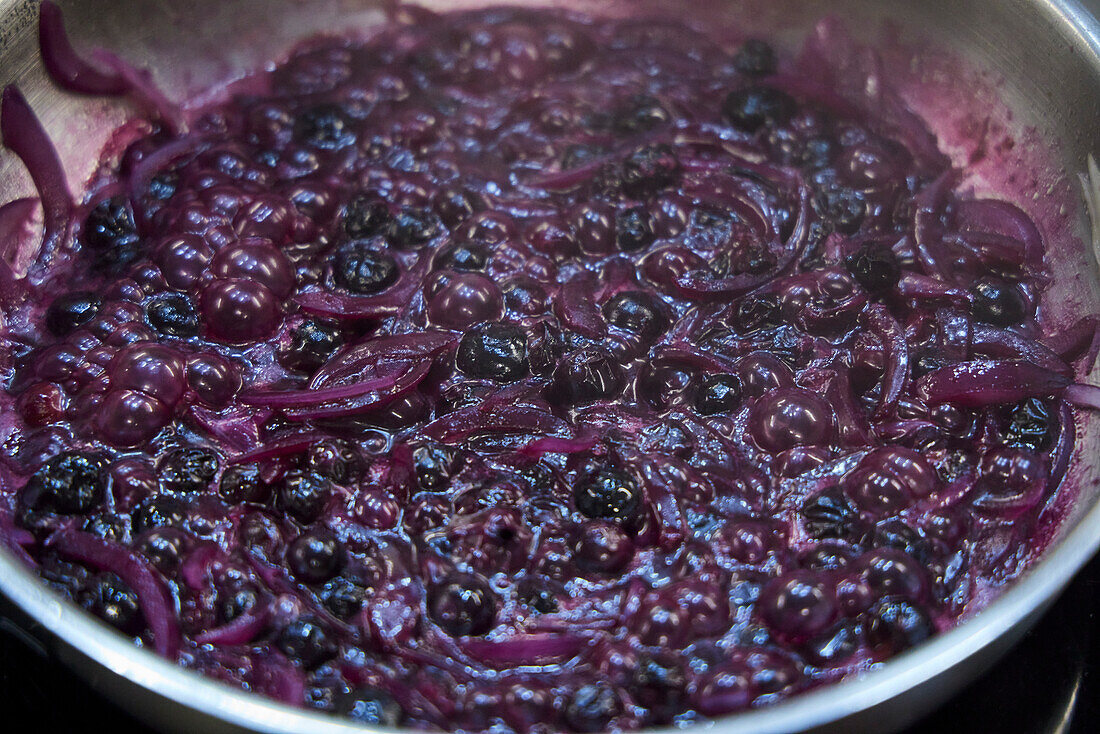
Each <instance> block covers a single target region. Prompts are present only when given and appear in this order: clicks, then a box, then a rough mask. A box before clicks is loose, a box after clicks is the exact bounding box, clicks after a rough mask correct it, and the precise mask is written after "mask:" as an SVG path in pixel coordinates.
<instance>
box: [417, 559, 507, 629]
mask: <svg viewBox="0 0 1100 734" xmlns="http://www.w3.org/2000/svg"><path fill="white" fill-rule="evenodd" d="M428 614H429V616H431V618H432V621H434V622H435V623H436V624H438V625H439V626H440V627H441V628H443V631H445V632H446V633H447V634H449V635H451V636H452V637H463V636H465V635H483V634H485V633H486V632H488V631H489V630H490V629H492V628H493V625H494V624H495V623H496V614H497V597H496V594H494V593H493V590H492V589H490V588H489V584H488V582H486V581H485V579H483V578H481V577H480V576H475V575H473V574H452V575H451V576H448V577H447V578H446V579H444V580H443V581H442V582H441V583H440V584H439V585H437V586H435V587H433V588H432V589H431V590H430V591H429V592H428Z"/></svg>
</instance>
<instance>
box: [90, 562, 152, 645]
mask: <svg viewBox="0 0 1100 734" xmlns="http://www.w3.org/2000/svg"><path fill="white" fill-rule="evenodd" d="M80 603H81V606H83V607H84V608H85V609H87V610H88V611H89V612H91V613H92V614H94V615H96V616H97V617H99V618H100V619H102V620H103V621H104V622H106V623H107V624H109V625H111V626H112V627H114V628H115V629H117V630H119V631H121V632H126V633H129V634H133V633H135V632H137V631H138V629H140V627H141V623H142V616H141V608H140V607H139V606H138V598H137V594H135V593H134V591H133V590H132V589H131V588H130V587H129V586H127V585H126V582H125V581H123V580H122V579H120V578H119V577H118V576H116V575H115V574H113V573H101V574H99V575H98V576H96V577H95V578H94V579H93V580H92V583H91V584H90V586H89V588H88V589H87V590H86V591H85V592H84V593H83V594H82V595H81V599H80Z"/></svg>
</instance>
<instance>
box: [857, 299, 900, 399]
mask: <svg viewBox="0 0 1100 734" xmlns="http://www.w3.org/2000/svg"><path fill="white" fill-rule="evenodd" d="M863 313H864V320H865V322H866V323H867V325H868V326H869V327H870V328H871V330H872V331H873V332H874V333H875V335H876V336H878V337H879V339H881V340H882V348H883V353H884V356H885V358H886V365H885V369H884V370H883V375H882V398H881V399H880V400H879V406H878V410H877V411H876V412H875V413H876V415H878V416H879V417H882V416H884V415H886V414H887V413H888V412H889V411H890V410H891V409H892V408H893V407H894V406H895V405H896V404H897V402H898V398H899V397H900V396H901V391H902V389H903V388H904V387H905V383H906V382H907V381H908V380H909V344H908V342H907V341H906V339H905V330H904V329H903V328H901V325H900V324H898V322H897V320H896V319H895V318H894V317H893V316H892V315H891V314H890V310H889V309H888V308H886V306H883V305H880V304H877V303H876V304H871V305H870V306H868V307H867V308H866V309H865V310H864V312H863Z"/></svg>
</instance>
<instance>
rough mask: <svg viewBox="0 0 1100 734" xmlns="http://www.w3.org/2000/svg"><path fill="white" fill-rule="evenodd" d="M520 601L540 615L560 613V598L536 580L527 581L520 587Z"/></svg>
mask: <svg viewBox="0 0 1100 734" xmlns="http://www.w3.org/2000/svg"><path fill="white" fill-rule="evenodd" d="M519 600H520V602H522V603H523V604H526V605H527V606H528V607H530V608H531V609H533V610H534V611H535V612H537V613H539V614H553V613H554V612H556V611H558V597H557V595H556V594H554V592H553V591H552V590H551V589H549V588H548V587H547V585H546V584H543V583H539V582H538V581H536V580H534V579H526V580H525V582H523V583H521V584H520V587H519Z"/></svg>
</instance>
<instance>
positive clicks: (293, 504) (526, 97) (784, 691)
mask: <svg viewBox="0 0 1100 734" xmlns="http://www.w3.org/2000/svg"><path fill="white" fill-rule="evenodd" d="M55 10H56V9H52V6H51V5H50V4H49V3H46V4H44V5H43V25H44V26H46V25H47V24H49V23H59V22H60V21H59V17H56V16H55ZM403 12H404V13H405V14H406V15H407V16H409V17H411V18H412V19H413V20H414V21H415V22H408V20H409V17H406V18H405V20H404V22H403V21H402V20H401V19H400V18H395V19H394V20H393V21H391V22H389V23H387V24H385V25H383V26H380V27H379V28H377V29H376V30H374V31H373V32H372V34H371V35H370V36H369V38H368V39H367V40H361V41H349V40H336V39H323V40H318V41H313V42H310V43H308V44H306V45H304V46H302V47H301V48H300V49H299V50H297V51H295V52H294V53H293V54H292V55H291V56H290V57H289V59H288V60H286V61H285V62H283V63H280V64H277V65H274V66H273V67H272V68H271V70H270V71H268V72H265V73H263V74H260V75H257V76H256V77H254V78H252V79H250V80H249V82H250V83H249V84H248V85H245V86H242V87H241V88H240V89H238V91H236V92H234V93H233V94H231V95H227V96H229V98H228V99H226V100H224V101H222V102H219V103H216V104H212V105H208V106H206V107H203V108H201V109H198V110H194V111H191V112H189V113H188V114H187V115H183V114H182V113H181V114H171V113H170V111H166V110H165V105H167V103H166V102H164V101H163V100H159V102H157V100H158V99H159V98H157V97H155V95H153V94H151V93H149V90H148V89H145V90H144V92H145V93H144V95H142V94H141V92H142V90H141V89H137V90H136V91H135V90H131V91H132V92H134V93H135V95H136V96H138V97H139V98H141V99H143V100H144V101H146V102H149V101H150V100H153V102H157V103H156V104H152V105H148V106H149V107H150V110H151V111H150V115H149V119H148V120H139V121H135V122H133V123H131V124H130V125H129V126H128V127H127V128H126V131H128V132H127V133H126V134H127V135H129V137H128V138H127V140H126V144H125V146H124V149H123V150H120V153H119V154H116V155H107V156H106V157H105V158H104V160H103V162H102V164H101V166H100V169H99V172H98V173H97V174H96V175H95V176H94V177H93V179H92V180H91V182H90V183H89V186H88V188H87V190H86V192H85V193H84V195H83V200H82V203H81V204H79V205H74V206H72V207H71V211H72V216H71V217H69V218H68V220H67V222H66V221H65V216H68V215H67V214H66V215H65V216H55V215H56V214H57V212H61V213H62V214H64V213H65V212H66V211H68V210H67V209H66V207H65V205H64V203H62V204H60V205H58V206H52V205H51V199H50V196H49V191H48V190H46V189H43V191H42V205H43V209H44V210H45V215H46V225H47V226H46V230H47V235H46V242H45V244H44V246H43V249H42V253H41V255H40V257H39V260H38V262H37V263H36V264H34V265H32V266H31V269H30V273H29V275H28V277H27V278H25V279H23V280H21V281H19V282H18V283H17V286H18V287H13V288H12V289H11V292H9V293H6V294H5V296H4V298H5V305H4V308H5V311H4V312H5V316H6V321H5V326H4V330H3V332H2V334H0V339H2V340H3V351H4V352H5V353H6V355H7V356H6V357H5V360H6V363H5V368H6V370H5V372H4V376H5V382H4V388H5V396H4V397H3V398H2V400H3V402H2V405H3V406H4V418H3V422H4V428H3V431H4V442H3V452H2V453H3V455H2V457H0V458H2V462H0V540H2V541H3V542H4V543H5V544H6V546H7V547H8V548H9V549H10V550H12V551H13V552H14V553H16V554H17V555H19V556H21V557H22V558H23V559H24V560H25V561H26V562H27V563H28V564H30V565H31V566H33V567H34V568H35V569H36V571H37V573H38V574H39V575H40V576H41V577H42V578H43V579H44V580H45V582H46V583H48V584H49V585H50V586H51V587H52V588H54V589H56V590H57V591H58V592H60V593H62V594H64V595H66V596H68V597H69V598H71V599H72V600H73V601H75V602H76V603H78V604H80V605H81V606H83V607H84V608H85V609H87V610H88V611H89V612H91V613H92V614H95V615H97V616H98V617H99V618H100V619H102V620H104V621H105V622H106V623H107V624H109V625H111V626H113V627H115V628H117V629H118V630H120V631H121V632H122V633H124V634H126V635H128V636H130V637H132V638H133V639H134V640H135V642H136V643H137V644H140V645H142V646H146V647H151V648H153V649H155V650H156V651H157V652H158V653H160V654H161V655H163V656H166V657H168V658H169V659H172V660H174V661H176V662H178V663H179V664H180V665H182V666H185V667H187V668H190V669H193V670H196V671H199V672H201V673H203V674H205V675H207V676H210V677H212V678H215V679H218V680H222V681H225V682H228V683H230V684H232V685H235V686H239V687H241V688H244V689H247V690H250V691H255V692H258V693H260V694H262V695H266V696H269V697H273V698H276V699H278V700H281V701H285V702H287V703H290V704H293V705H296V706H302V707H310V708H314V709H319V710H322V711H327V712H332V713H334V714H338V715H342V716H346V717H350V718H351V719H353V720H357V721H361V722H365V723H372V724H382V725H402V726H409V727H414V728H420V729H437V730H438V729H445V730H462V731H482V730H489V729H494V730H499V731H513V732H550V731H575V732H593V731H601V730H605V729H636V728H640V727H646V726H658V725H667V724H686V723H690V722H692V721H699V720H705V719H709V718H713V717H718V716H721V715H724V714H728V713H733V712H737V711H741V710H745V709H750V708H758V707H761V706H766V705H769V704H772V703H775V702H778V701H780V700H783V699H786V698H788V697H790V696H792V695H795V694H798V693H800V692H802V691H806V690H808V689H812V688H814V687H817V686H821V685H823V684H827V683H831V682H834V681H838V680H841V679H843V678H845V677H846V676H850V675H853V674H857V673H860V672H862V671H866V670H868V669H869V668H870V667H872V666H875V665H877V664H879V663H881V662H882V661H883V660H886V659H888V658H890V657H891V656H893V655H896V654H898V653H901V652H903V651H905V650H907V649H909V648H911V647H913V646H914V645H918V644H920V643H921V642H922V641H924V640H926V639H928V638H930V637H932V636H933V635H935V634H937V633H938V632H940V631H943V630H946V629H949V628H951V627H953V626H954V625H956V624H957V623H958V622H959V620H960V619H961V618H963V617H965V616H968V615H970V614H973V613H974V612H975V611H976V609H978V608H980V607H981V606H982V605H983V604H984V603H986V602H987V601H988V599H989V598H991V597H992V596H994V595H995V594H996V593H997V592H998V590H999V589H1000V588H1002V587H1003V586H1004V585H1005V584H1007V583H1009V582H1010V581H1011V580H1012V579H1013V578H1014V577H1015V576H1016V575H1018V573H1019V572H1020V571H1021V570H1022V569H1023V568H1025V567H1026V565H1027V564H1028V563H1029V562H1030V561H1031V560H1033V558H1034V557H1035V556H1036V555H1037V554H1038V552H1039V551H1040V550H1041V546H1042V543H1043V541H1042V540H1041V538H1040V537H1039V535H1038V534H1037V531H1036V528H1037V527H1039V525H1040V522H1041V517H1042V513H1044V512H1045V511H1046V509H1047V508H1049V507H1050V505H1051V501H1052V498H1053V497H1055V496H1056V494H1057V493H1058V491H1059V487H1060V485H1061V484H1062V479H1063V477H1064V475H1065V473H1066V470H1067V466H1068V464H1069V461H1070V456H1071V454H1072V452H1073V447H1074V416H1075V409H1074V408H1072V407H1071V405H1070V403H1069V402H1067V401H1068V400H1070V399H1071V398H1072V397H1073V394H1074V393H1071V392H1067V388H1069V387H1070V386H1071V383H1073V382H1074V372H1073V368H1072V366H1071V365H1072V363H1073V362H1074V361H1075V360H1082V359H1083V360H1086V361H1087V360H1088V359H1089V358H1090V357H1094V356H1095V355H1094V353H1089V352H1090V345H1089V339H1090V338H1091V336H1090V335H1091V334H1093V333H1095V326H1096V321H1095V319H1093V320H1085V321H1083V322H1082V323H1081V324H1078V325H1076V326H1075V327H1073V328H1071V329H1069V330H1066V331H1063V332H1060V333H1053V332H1052V331H1051V330H1049V329H1044V324H1043V319H1042V318H1041V308H1040V296H1041V294H1042V292H1043V290H1044V288H1045V286H1046V285H1047V283H1048V276H1047V272H1046V269H1045V267H1044V263H1043V257H1044V252H1045V248H1044V242H1043V238H1042V236H1041V234H1040V231H1039V229H1038V227H1037V226H1036V225H1035V224H1034V222H1033V221H1032V219H1031V218H1030V217H1029V216H1028V215H1027V214H1026V213H1024V212H1023V211H1022V210H1021V209H1019V208H1018V207H1017V206H1015V205H1014V204H1011V203H1009V202H1006V201H1000V200H992V199H981V198H976V197H975V196H974V195H972V194H970V193H968V192H966V191H963V190H961V189H960V188H959V187H958V186H957V184H958V183H959V181H960V180H961V178H962V176H963V174H964V173H965V170H964V169H961V168H958V167H956V166H953V165H952V163H951V161H950V160H949V159H948V158H947V157H946V156H944V155H942V154H941V153H940V152H939V151H938V149H937V147H936V144H935V143H936V141H935V138H934V137H933V136H932V134H931V133H930V132H929V131H928V128H927V126H926V125H925V124H924V123H923V122H922V121H921V120H920V119H919V118H918V117H917V116H916V115H915V114H914V113H913V112H912V111H910V110H909V109H908V108H907V107H905V105H904V104H903V103H902V102H901V101H900V98H895V97H894V96H891V95H890V93H889V91H888V90H886V91H882V92H881V93H880V96H879V97H878V98H877V99H878V102H879V104H877V105H875V106H871V105H868V104H866V102H867V100H865V99H864V100H861V99H858V98H851V97H850V96H847V97H846V96H843V95H842V94H841V93H840V92H838V91H836V90H834V89H826V88H824V87H822V86H821V85H815V84H814V83H813V80H812V79H811V78H810V74H809V72H808V68H809V66H812V65H813V64H814V63H815V61H817V62H821V59H820V58H818V57H815V56H814V53H813V50H814V49H813V45H812V43H808V45H807V48H806V50H805V51H803V53H802V55H801V56H797V57H789V56H785V55H783V54H781V53H778V52H777V50H776V48H774V47H773V46H772V45H771V44H769V43H768V42H765V41H764V40H760V39H755V38H753V39H740V40H739V41H738V42H736V43H727V42H726V41H720V40H717V37H716V36H715V35H714V34H708V33H706V32H703V31H701V30H699V29H696V28H694V27H689V26H686V25H677V24H674V23H670V22H668V21H662V22H660V23H656V22H652V21H644V22H643V21H638V20H633V19H626V20H623V19H598V18H591V17H586V16H583V15H579V14H574V13H570V12H565V11H550V10H521V9H494V10H486V11H476V12H463V13H446V14H438V15H437V14H431V13H428V12H427V11H413V10H411V9H407V10H405V11H403ZM44 52H45V47H44ZM54 53H55V54H56V53H57V50H56V47H55V48H54ZM53 60H54V62H56V61H57V59H56V58H54V59H53ZM68 61H69V62H71V63H78V62H77V61H75V60H74V59H68ZM47 62H48V63H47V66H48V67H51V64H50V63H49V62H50V59H49V58H47ZM821 63H823V62H821ZM56 65H57V64H56V63H54V64H53V66H56ZM819 65H820V64H819ZM51 71H53V72H54V76H55V77H57V76H59V75H58V73H57V72H56V70H54V69H52V68H51ZM838 73H849V74H858V70H854V69H847V70H844V71H838ZM95 74H100V75H101V77H96V76H95ZM67 78H68V79H69V83H70V84H73V85H76V84H78V83H79V84H83V85H84V87H85V88H84V89H81V91H89V89H88V88H87V87H94V88H95V89H96V90H97V91H98V92H100V93H104V94H113V93H115V92H117V90H116V89H115V86H113V85H112V83H110V82H112V80H114V77H111V76H110V75H109V74H108V73H107V72H104V71H102V70H99V71H94V70H92V71H89V70H85V73H84V74H83V76H80V75H76V74H70V75H68V77H67ZM134 78H138V77H135V76H134V75H130V76H128V77H125V79H128V80H131V81H132V79H134ZM74 80H75V81H74ZM115 81H117V80H115ZM59 83H60V81H59ZM120 84H121V82H120ZM852 86H855V87H859V85H858V84H856V85H852ZM864 86H866V85H864ZM22 104H23V103H22V102H21V98H19V97H17V93H16V92H14V91H13V90H8V92H5V96H4V110H3V112H4V117H5V119H4V122H5V129H4V138H5V142H6V143H7V144H8V145H9V147H11V148H12V149H13V150H15V151H16V152H17V153H19V155H20V156H21V157H22V158H23V159H24V161H25V162H26V163H27V164H28V167H30V168H32V172H34V166H35V165H38V166H39V167H41V166H42V165H43V164H42V163H41V161H38V162H37V163H36V162H35V159H34V156H30V155H28V154H27V152H26V151H27V148H28V145H27V144H26V141H27V140H30V139H33V137H28V136H30V133H26V134H25V135H23V136H20V135H18V134H13V133H14V132H15V131H16V123H17V122H19V120H18V119H16V118H18V117H19V115H21V114H23V112H24V111H25V107H21V106H20V105H22ZM28 114H29V113H28ZM23 122H24V123H25V122H26V121H25V120H23ZM24 127H25V128H26V129H27V130H30V131H31V132H33V131H34V126H33V125H30V124H26V125H24ZM47 163H48V161H47ZM45 167H46V168H49V166H48V165H46V166H45ZM40 172H41V171H40ZM47 173H48V172H47ZM45 177H46V175H45V174H43V176H42V178H45ZM35 180H36V183H37V182H38V181H39V179H38V178H36V179H35ZM40 188H42V187H40ZM46 188H48V187H46ZM55 193H56V192H55ZM15 204H18V202H16V203H15ZM10 206H13V205H9V207H10ZM59 223H60V224H59ZM4 275H10V273H4ZM1075 329H1076V331H1075ZM1090 330H1091V331H1090ZM1086 332H1087V333H1086ZM1073 387H1076V388H1080V387H1081V386H1073ZM1077 394H1078V395H1079V394H1080V393H1079V391H1078V393H1077Z"/></svg>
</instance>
